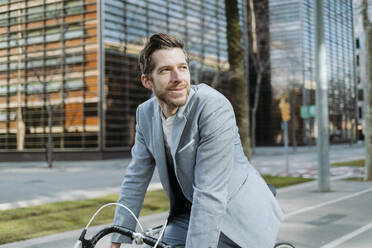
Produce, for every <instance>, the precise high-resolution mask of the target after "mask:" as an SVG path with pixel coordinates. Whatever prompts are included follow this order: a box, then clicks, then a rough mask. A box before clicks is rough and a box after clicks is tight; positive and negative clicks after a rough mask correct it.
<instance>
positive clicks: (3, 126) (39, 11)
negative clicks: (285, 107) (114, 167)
mask: <svg viewBox="0 0 372 248" xmlns="http://www.w3.org/2000/svg"><path fill="white" fill-rule="evenodd" d="M253 2H254V4H255V5H256V4H258V3H260V2H261V5H263V6H265V7H264V8H265V9H266V10H267V9H268V11H269V13H270V15H269V16H267V15H265V18H264V20H263V22H264V23H269V29H267V27H266V28H265V29H264V32H265V35H267V37H270V43H269V44H268V43H267V39H266V41H265V45H262V46H261V45H260V47H261V48H259V49H260V53H262V54H263V56H267V57H270V65H269V67H268V68H269V69H268V70H267V72H265V75H264V79H263V84H262V85H263V88H262V95H261V100H260V101H261V103H260V105H259V108H258V112H257V124H258V128H257V132H256V134H257V139H258V140H257V144H265V145H273V144H280V143H282V140H283V137H282V136H281V135H282V132H281V129H280V112H279V108H278V105H279V101H280V99H281V98H282V97H283V96H285V97H287V98H289V101H290V104H291V106H292V118H291V121H290V130H292V131H293V132H292V133H291V132H290V133H291V136H292V137H296V139H297V143H298V144H301V143H309V142H311V141H312V140H313V139H314V138H315V137H316V135H315V134H316V127H315V124H314V119H313V118H310V119H301V118H300V107H301V106H302V105H306V106H308V105H313V104H315V80H314V79H315V61H314V58H315V54H314V52H315V51H314V43H315V42H314V39H315V37H314V32H315V31H314V17H313V15H314V9H313V8H314V6H313V1H310V0H286V1H279V0H267V1H258V0H254V1H253ZM262 2H264V4H262ZM323 2H324V6H323V9H324V15H325V19H326V20H325V25H326V30H325V34H326V41H327V59H328V61H327V62H328V64H329V67H328V80H329V85H330V90H329V99H330V102H329V107H330V134H331V135H332V136H335V137H336V138H337V140H339V141H345V140H347V139H349V138H350V137H351V136H352V135H353V133H352V130H353V127H354V126H353V125H354V124H355V116H354V115H355V108H354V107H355V106H356V104H355V103H356V101H355V98H356V91H355V84H354V76H353V75H354V70H353V68H354V66H353V45H352V44H353V42H352V38H353V36H352V10H351V2H350V1H347V0H343V1H331V0H324V1H323ZM257 6H258V5H257ZM239 8H240V9H239V11H240V13H241V14H242V18H241V25H242V27H246V26H245V25H244V22H243V20H244V19H245V18H244V16H243V15H245V13H249V7H248V6H247V2H245V1H239ZM258 11H263V10H262V9H259V10H258ZM257 13H259V12H257ZM262 13H263V12H262ZM248 15H249V14H247V16H248ZM260 16H261V15H257V18H260ZM243 31H244V30H243ZM157 32H165V33H170V34H173V35H177V36H179V37H180V38H182V39H183V40H184V41H185V43H186V47H187V48H188V51H189V53H190V58H191V61H190V71H191V80H192V83H194V84H197V83H201V82H205V83H208V84H210V85H212V86H213V87H215V88H217V89H219V90H222V91H224V87H226V84H225V82H226V81H225V80H226V77H227V76H226V71H227V70H228V67H229V65H228V61H227V41H226V20H225V12H224V1H223V0H141V1H137V0H101V1H97V0H69V1H64V0H54V1H48V0H0V151H3V152H6V151H43V150H44V148H45V145H46V142H47V137H48V133H49V131H50V132H51V133H52V136H53V146H54V148H55V150H56V151H75V150H76V151H82V150H88V151H89V150H90V151H97V150H98V151H129V149H130V147H131V146H132V144H133V142H134V132H135V110H136V108H137V106H138V104H140V103H141V102H143V101H145V100H146V99H148V98H149V97H150V96H151V92H149V91H148V90H146V89H144V88H143V87H142V85H141V83H140V78H139V76H140V75H139V69H138V65H137V59H138V54H139V51H140V50H141V49H142V47H143V45H144V44H145V42H146V38H147V37H150V36H151V35H152V34H154V33H157ZM244 33H245V32H243V34H244ZM244 37H245V36H243V40H242V42H243V44H247V42H246V41H245V40H244ZM249 49H251V48H249ZM249 49H246V51H250V50H249ZM261 50H262V51H261ZM264 50H269V51H266V52H265V51H264ZM248 64H250V63H248ZM250 66H251V65H250ZM249 70H250V74H249V77H250V80H252V81H254V78H255V77H256V75H255V74H254V73H252V72H251V70H252V67H250V69H249ZM252 85H253V84H251V83H250V87H253V86H252ZM252 92H253V91H252ZM252 92H251V90H250V93H251V94H252ZM252 99H253V98H251V99H250V100H251V104H252ZM51 109H52V110H53V111H52V112H51V111H50V110H51ZM50 113H53V118H52V127H51V128H50V129H49V125H48V117H49V116H50ZM268 113H270V114H268ZM291 128H292V129H291ZM292 140H293V139H292Z"/></svg>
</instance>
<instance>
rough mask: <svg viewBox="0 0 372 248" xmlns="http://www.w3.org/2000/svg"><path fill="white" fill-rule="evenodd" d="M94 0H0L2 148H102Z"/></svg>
mask: <svg viewBox="0 0 372 248" xmlns="http://www.w3.org/2000/svg"><path fill="white" fill-rule="evenodd" d="M96 9H97V6H96V3H95V1H89V0H73V1H62V0H61V1H58V0H56V1H45V0H28V1H16V0H13V1H9V0H0V149H1V150H10V151H11V150H18V151H23V150H27V151H33V150H40V149H43V148H44V147H45V144H46V140H47V134H48V132H49V126H48V116H49V115H48V108H50V109H52V110H53V119H52V121H53V123H52V128H51V130H50V131H51V132H52V134H53V146H54V147H55V148H57V149H66V148H69V149H74V148H86V147H97V146H98V143H97V135H98V130H99V126H98V116H97V107H96V106H97V102H98V95H97V90H96V89H97V86H98V81H97V75H98V71H97V35H96V33H97V11H96Z"/></svg>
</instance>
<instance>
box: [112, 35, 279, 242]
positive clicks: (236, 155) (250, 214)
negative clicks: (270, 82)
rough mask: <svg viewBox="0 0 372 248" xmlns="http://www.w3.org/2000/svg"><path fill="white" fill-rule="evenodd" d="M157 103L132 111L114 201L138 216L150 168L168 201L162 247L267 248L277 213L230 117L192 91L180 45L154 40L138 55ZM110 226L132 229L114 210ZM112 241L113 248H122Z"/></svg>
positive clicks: (216, 102) (213, 94) (206, 93)
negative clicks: (127, 157) (130, 137)
mask: <svg viewBox="0 0 372 248" xmlns="http://www.w3.org/2000/svg"><path fill="white" fill-rule="evenodd" d="M139 63H140V68H141V72H142V76H141V81H142V85H143V86H144V87H145V88H147V89H150V90H152V92H153V93H154V95H155V96H154V97H153V98H151V99H150V100H148V101H146V102H144V103H143V104H141V105H140V106H139V107H138V109H137V125H136V138H135V144H134V146H133V148H132V161H131V163H130V164H129V166H128V168H127V170H126V174H125V177H124V180H123V183H122V186H121V193H120V197H119V200H118V201H119V202H120V203H122V204H124V205H126V206H127V207H129V208H130V209H132V210H133V211H134V213H135V214H136V215H138V213H139V211H140V209H141V206H142V202H143V199H144V196H145V193H146V190H147V187H148V185H149V182H150V180H151V177H152V174H153V171H154V168H155V166H157V169H158V172H159V177H160V180H161V183H162V185H163V187H164V190H165V192H166V194H167V196H168V198H169V201H170V206H171V207H170V212H169V218H168V220H169V223H168V226H167V228H166V230H165V234H164V237H163V241H165V242H167V243H169V244H171V245H176V244H185V245H186V247H187V248H191V247H192V248H204V247H205V248H207V247H219V248H220V247H251V248H252V247H257V248H266V247H267V248H272V247H273V246H274V242H275V238H276V235H277V230H278V227H279V224H280V222H281V220H282V212H281V210H280V208H279V206H278V205H277V203H276V200H275V198H274V197H273V195H272V193H271V191H270V190H269V188H268V187H267V185H266V183H265V182H264V181H263V179H262V178H261V177H260V175H259V174H258V173H257V171H256V170H255V169H254V168H253V167H252V166H251V165H250V163H249V162H248V160H247V158H246V157H245V156H244V153H243V150H242V146H241V142H240V137H239V134H238V128H237V126H236V122H235V116H234V110H233V108H232V106H231V104H230V103H229V101H228V100H227V99H226V98H225V97H224V96H223V95H222V94H220V93H219V92H218V91H216V90H214V89H212V88H210V87H209V86H207V85H205V84H200V85H197V86H194V85H193V86H190V72H189V67H188V56H187V53H186V51H185V50H184V45H183V43H182V41H180V40H178V39H177V38H175V37H173V36H170V35H167V34H155V35H153V36H152V37H151V38H150V39H149V41H148V42H147V44H146V46H145V47H144V49H143V50H142V52H141V54H140V59H139ZM114 223H115V224H118V225H124V226H126V227H129V228H132V229H133V228H134V227H135V222H134V220H133V218H132V217H131V216H130V214H129V213H128V212H127V211H126V210H124V209H122V208H117V210H116V213H115V218H114ZM126 241H128V240H125V238H124V237H122V236H120V235H117V234H115V235H113V237H112V244H111V247H112V248H118V247H120V243H123V242H126Z"/></svg>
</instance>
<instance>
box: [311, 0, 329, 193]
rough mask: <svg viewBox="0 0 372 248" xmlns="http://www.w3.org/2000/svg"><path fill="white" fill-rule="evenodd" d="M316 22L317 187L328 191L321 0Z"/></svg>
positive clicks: (317, 6) (324, 51)
mask: <svg viewBox="0 0 372 248" xmlns="http://www.w3.org/2000/svg"><path fill="white" fill-rule="evenodd" d="M315 2H316V3H315V22H316V27H315V28H316V36H315V37H316V43H315V56H316V83H317V86H316V110H317V111H316V119H317V126H318V137H317V151H318V187H319V191H321V192H327V191H330V180H329V177H330V173H329V133H328V117H329V116H328V82H327V64H326V47H325V41H324V40H325V39H324V23H323V6H322V0H316V1H315Z"/></svg>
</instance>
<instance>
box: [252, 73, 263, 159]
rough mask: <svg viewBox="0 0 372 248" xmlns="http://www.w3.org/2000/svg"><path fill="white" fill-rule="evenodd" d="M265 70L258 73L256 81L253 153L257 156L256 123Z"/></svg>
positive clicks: (253, 113)
mask: <svg viewBox="0 0 372 248" xmlns="http://www.w3.org/2000/svg"><path fill="white" fill-rule="evenodd" d="M263 73H264V70H261V69H259V70H258V71H257V79H256V88H255V92H254V103H253V108H252V130H251V136H252V153H253V154H256V123H257V118H256V115H257V110H258V103H259V101H260V89H261V82H262V74H263Z"/></svg>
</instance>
